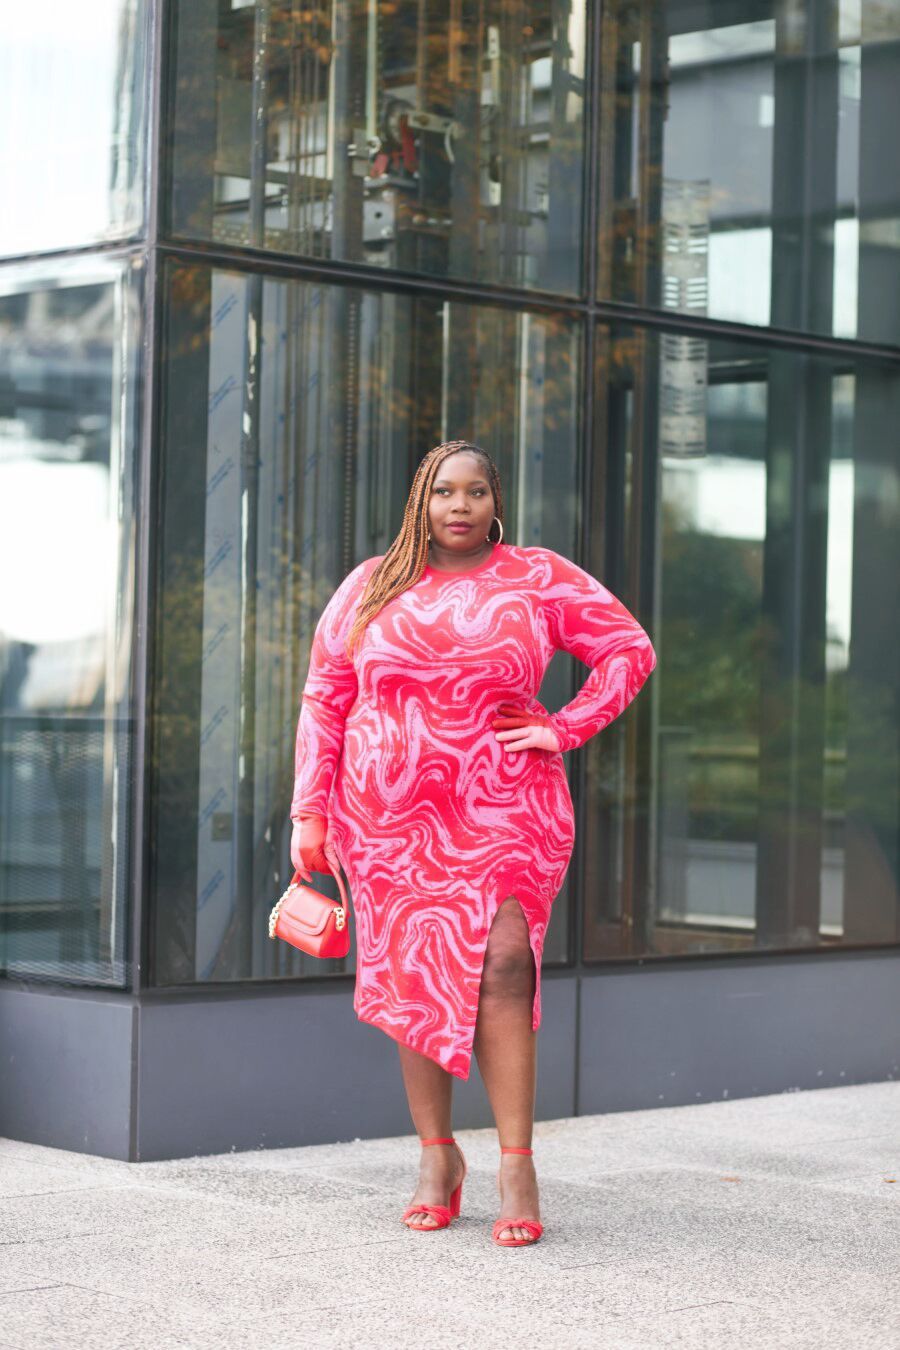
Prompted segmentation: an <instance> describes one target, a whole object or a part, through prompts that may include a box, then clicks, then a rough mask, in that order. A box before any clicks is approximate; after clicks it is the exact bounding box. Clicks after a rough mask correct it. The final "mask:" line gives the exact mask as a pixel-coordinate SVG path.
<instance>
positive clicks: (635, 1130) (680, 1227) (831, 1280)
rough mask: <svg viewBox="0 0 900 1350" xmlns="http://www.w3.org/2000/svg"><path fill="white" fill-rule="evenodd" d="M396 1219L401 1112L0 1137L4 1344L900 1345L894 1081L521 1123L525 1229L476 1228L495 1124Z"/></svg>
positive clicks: (407, 1166) (247, 1347) (471, 1134)
mask: <svg viewBox="0 0 900 1350" xmlns="http://www.w3.org/2000/svg"><path fill="white" fill-rule="evenodd" d="M458 1137H459V1140H460V1143H461V1144H462V1147H463V1149H464V1151H465V1153H466V1156H467V1158H468V1162H469V1176H468V1178H467V1180H466V1183H465V1187H464V1190H463V1213H462V1218H461V1220H460V1221H458V1222H455V1223H454V1224H453V1226H452V1227H451V1229H450V1230H449V1231H441V1232H435V1233H424V1234H422V1233H412V1232H408V1231H407V1230H406V1229H405V1228H403V1227H402V1225H401V1223H400V1214H401V1212H402V1209H403V1207H404V1206H405V1205H406V1204H407V1203H408V1202H409V1200H410V1198H411V1196H412V1190H413V1178H414V1174H415V1170H416V1159H417V1153H418V1149H417V1144H416V1141H415V1139H414V1138H413V1137H411V1136H409V1137H406V1138H399V1139H379V1140H367V1141H362V1142H360V1141H357V1142H354V1143H348V1144H333V1145H322V1146H319V1147H315V1148H301V1149H281V1150H274V1151H269V1152H261V1151H260V1152H252V1153H242V1154H241V1153H230V1154H224V1155H222V1156H219V1157H208V1158H192V1159H187V1160H182V1161H179V1162H171V1163H140V1164H129V1163H119V1162H112V1161H106V1160H102V1159H96V1158H90V1157H85V1156H82V1155H80V1154H75V1153H63V1152H59V1151H57V1150H54V1149H46V1148H38V1147H35V1146H33V1145H28V1144H19V1143H15V1142H12V1141H8V1140H7V1141H0V1347H4V1348H7V1347H15V1348H16V1350H25V1348H26V1347H27V1350H50V1348H51V1347H52V1350H57V1347H59V1350H62V1348H63V1347H66V1350H93V1347H103V1350H118V1347H122V1350H126V1348H127V1350H168V1347H198V1348H199V1350H232V1347H240V1348H241V1350H257V1347H259V1350H281V1347H286V1346H298V1347H299V1346H302V1347H307V1346H311V1347H319V1346H321V1347H342V1348H343V1347H351V1348H353V1347H360V1348H361V1350H362V1348H363V1347H365V1350H382V1347H384V1350H458V1348H460V1347H466V1348H467V1347H473V1350H474V1347H479V1350H481V1347H488V1348H490V1347H493V1346H497V1347H502V1350H512V1348H514V1347H518V1346H519V1345H526V1344H527V1345H528V1346H530V1347H535V1348H536V1350H544V1347H567V1348H568V1347H573V1348H574V1347H579V1348H580V1347H585V1350H587V1347H590V1350H596V1348H597V1347H600V1348H601V1350H657V1347H673V1348H674V1347H698V1348H701V1350H732V1347H734V1348H735V1350H737V1348H738V1347H740V1350H748V1347H754V1348H755V1347H760V1350H778V1348H780V1347H787V1346H790V1347H804V1350H831V1347H834V1350H870V1348H871V1350H898V1347H900V1312H898V1308H900V1297H898V1292H900V1083H881V1084H873V1085H871V1086H864V1087H847V1088H836V1089H829V1090H823V1091H820V1092H803V1093H785V1094H782V1095H778V1096H774V1097H755V1098H751V1099H749V1100H743V1101H730V1102H721V1103H715V1104H713V1105H707V1106H685V1107H675V1108H671V1109H667V1110H659V1111H641V1112H629V1113H620V1114H614V1115H606V1116H582V1117H580V1118H578V1119H574V1120H560V1121H552V1122H548V1123H544V1124H539V1125H538V1126H537V1128H536V1131H535V1154H536V1161H537V1164H538V1175H539V1177H540V1179H541V1185H542V1209H543V1216H544V1223H545V1237H544V1240H543V1241H542V1242H541V1243H539V1244H538V1245H537V1246H536V1247H534V1248H531V1249H530V1248H522V1249H503V1248H497V1247H492V1245H491V1242H490V1229H491V1223H492V1221H493V1219H494V1217H495V1214H496V1183H495V1179H494V1178H495V1170H496V1164H497V1148H496V1139H495V1136H494V1133H493V1132H492V1131H487V1130H461V1131H460V1132H459V1134H458Z"/></svg>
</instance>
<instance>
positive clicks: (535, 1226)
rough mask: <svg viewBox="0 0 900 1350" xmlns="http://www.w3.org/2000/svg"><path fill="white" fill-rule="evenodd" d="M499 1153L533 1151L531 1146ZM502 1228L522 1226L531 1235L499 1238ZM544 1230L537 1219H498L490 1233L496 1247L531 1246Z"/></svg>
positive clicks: (506, 1149)
mask: <svg viewBox="0 0 900 1350" xmlns="http://www.w3.org/2000/svg"><path fill="white" fill-rule="evenodd" d="M500 1152H501V1153H534V1149H533V1148H502V1147H501V1149H500ZM499 1184H500V1178H499V1176H498V1177H497V1185H498V1186H499ZM504 1228H524V1229H525V1230H526V1231H527V1232H529V1233H531V1235H532V1236H531V1237H523V1238H522V1237H520V1238H501V1237H499V1236H498V1234H500V1233H502V1232H503V1230H504ZM543 1231H544V1225H543V1224H542V1223H541V1221H540V1220H539V1219H498V1220H497V1222H496V1223H495V1224H494V1231H493V1233H492V1234H491V1236H492V1237H493V1240H494V1242H495V1243H496V1244H497V1246H498V1247H533V1246H534V1244H535V1243H536V1242H537V1241H538V1240H539V1239H540V1237H541V1234H542V1233H543Z"/></svg>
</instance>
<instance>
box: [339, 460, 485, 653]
mask: <svg viewBox="0 0 900 1350" xmlns="http://www.w3.org/2000/svg"><path fill="white" fill-rule="evenodd" d="M460 451H467V452H468V453H470V454H473V455H477V456H478V457H479V458H480V459H481V460H482V461H483V463H484V466H485V468H486V470H487V477H488V482H489V483H490V486H491V491H492V493H493V494H494V514H495V515H496V517H497V518H498V519H499V521H500V524H501V526H502V524H503V495H502V493H501V491H500V475H499V473H498V472H497V466H496V464H495V463H494V461H493V460H492V459H491V457H490V455H489V454H488V452H487V451H486V450H483V449H482V447H481V446H480V445H475V444H474V442H472V441H442V442H441V444H440V445H436V446H434V447H433V448H432V449H431V450H429V451H428V453H427V454H426V455H424V456H423V458H422V459H421V461H420V462H419V467H418V468H417V469H416V474H415V477H414V478H413V481H412V487H411V488H410V490H409V497H408V498H407V501H406V510H405V511H404V512H403V525H402V527H401V529H400V532H399V534H398V535H397V536H396V538H395V539H394V541H393V543H392V544H391V546H390V548H389V549H388V551H387V553H385V555H384V557H383V558H382V559H381V562H380V563H379V564H378V566H377V567H375V568H374V569H373V570H372V573H371V575H370V576H369V579H368V581H367V583H366V588H365V591H364V592H363V595H362V598H361V599H360V602H359V604H358V606H357V610H356V617H355V618H354V620H353V624H352V626H351V628H350V631H349V633H348V634H347V654H348V655H349V654H350V653H351V651H352V650H353V649H354V648H355V647H356V645H357V643H358V642H359V641H361V640H362V634H363V631H364V630H365V627H366V625H367V624H368V622H369V620H370V619H373V618H374V617H375V615H376V614H377V613H378V611H379V610H381V609H383V608H384V606H385V605H386V604H387V603H388V601H389V600H393V598H394V596H395V595H400V593H401V592H402V591H405V590H408V589H409V587H410V586H413V585H415V583H416V582H417V581H418V580H419V577H420V576H421V575H422V573H423V571H424V570H425V567H426V564H427V562H428V505H429V502H430V500H431V489H432V486H433V484H434V480H435V478H436V477H437V472H438V469H439V468H440V467H441V465H442V464H443V462H444V460H445V459H449V457H450V456H451V455H456V454H459V452H460ZM493 529H494V522H493V521H491V529H490V531H489V533H488V536H487V537H488V539H490V537H491V534H492V533H493ZM494 542H496V541H494Z"/></svg>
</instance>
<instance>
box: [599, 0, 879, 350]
mask: <svg viewBox="0 0 900 1350" xmlns="http://www.w3.org/2000/svg"><path fill="white" fill-rule="evenodd" d="M603 44H604V51H603V57H602V72H603V75H602V78H603V83H604V87H605V90H606V96H607V99H608V100H609V102H608V106H609V107H610V108H612V107H613V106H614V108H615V115H611V116H609V117H608V118H603V119H602V122H601V131H600V134H601V163H602V164H604V165H605V166H606V168H605V172H604V173H603V174H602V175H601V202H600V236H599V243H600V255H599V256H600V270H599V294H600V295H601V296H603V297H609V298H612V299H615V300H623V301H627V302H631V303H636V304H642V305H651V306H655V307H656V306H659V307H662V308H672V309H678V308H681V309H684V308H685V307H684V306H683V305H681V306H679V305H678V304H674V303H672V298H671V294H670V289H671V279H672V276H673V275H674V276H676V277H678V276H683V275H685V273H689V274H690V276H691V277H692V278H693V280H694V282H695V284H696V286H697V287H698V288H700V289H701V290H703V291H704V292H705V299H704V301H703V304H702V312H704V313H708V314H709V315H710V316H712V317H713V318H716V319H729V320H736V321H739V322H743V323H752V324H760V325H772V326H777V327H784V328H793V329H799V330H801V331H804V332H815V333H826V334H834V335H835V336H840V337H860V338H867V339H871V340H874V341H879V342H885V343H890V344H893V345H897V344H898V342H900V330H898V326H897V313H898V302H900V280H898V277H900V271H898V268H897V261H896V259H897V240H898V232H900V195H898V192H897V182H898V178H900V164H898V150H897V146H896V137H892V136H886V135H885V134H884V131H883V128H884V126H885V125H888V124H890V125H892V124H893V123H894V122H895V121H896V88H897V83H898V81H900V9H898V7H897V6H896V5H886V4H884V2H883V0H796V3H793V2H792V3H787V0H735V3H729V4H727V5H725V4H722V3H721V2H720V0H719V2H718V3H717V0H637V2H636V3H635V2H634V0H609V2H608V3H606V4H604V28H603ZM686 195H687V196H689V197H691V198H692V199H693V202H692V209H691V210H690V211H687V212H686V210H685V206H684V197H685V196H686Z"/></svg>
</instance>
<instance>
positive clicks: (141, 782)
mask: <svg viewBox="0 0 900 1350" xmlns="http://www.w3.org/2000/svg"><path fill="white" fill-rule="evenodd" d="M169 13H170V10H169V8H168V7H167V6H166V4H165V0H149V3H148V6H147V29H146V38H147V50H148V59H149V66H150V69H149V71H148V88H149V94H150V107H149V110H148V114H147V118H148V125H147V139H146V148H145V153H146V164H145V178H144V185H145V192H146V201H147V230H146V240H145V246H144V249H143V258H142V262H143V292H142V295H141V326H142V332H141V361H142V369H141V370H140V371H139V372H138V380H137V388H138V389H139V391H140V399H141V409H140V422H139V424H138V425H139V432H138V435H139V444H138V445H137V446H136V447H134V449H133V451H132V453H133V455H134V461H136V462H135V477H136V480H137V481H136V483H135V494H134V496H135V537H134V549H135V560H134V632H133V635H132V654H131V698H132V710H133V718H132V725H133V733H132V756H133V758H132V766H131V783H132V798H131V803H130V812H129V816H130V822H131V824H130V839H129V847H128V856H129V860H130V866H129V868H128V872H127V875H128V877H129V881H130V891H129V895H130V914H129V949H128V952H127V954H126V963H127V970H128V975H127V985H128V988H129V989H130V990H131V992H132V993H133V994H139V993H141V992H142V990H143V989H145V988H146V987H147V984H148V973H149V953H150V906H149V904H148V902H147V897H148V895H149V889H148V887H149V848H148V841H149V840H150V837H151V832H150V809H151V794H150V793H148V792H147V791H146V785H147V766H148V763H149V752H150V741H149V738H150V736H151V735H152V730H153V728H152V724H151V718H150V717H149V715H148V707H149V703H150V697H151V693H152V690H151V687H150V669H151V662H152V660H153V648H152V638H151V632H152V629H153V625H152V623H151V615H152V614H153V612H154V608H155V605H156V598H157V585H156V581H157V575H156V563H157V559H156V543H157V535H156V533H155V531H154V530H153V529H152V528H151V521H152V520H156V519H158V515H157V510H156V507H157V503H158V495H159V475H158V473H157V456H156V455H155V453H154V447H156V446H157V445H158V437H159V396H160V387H161V383H162V381H161V374H160V372H161V368H162V367H161V362H160V361H159V360H158V359H157V358H158V355H159V353H158V351H157V348H158V345H159V341H160V333H161V331H162V330H161V322H162V305H163V279H162V271H163V260H162V258H161V256H160V253H159V250H158V244H159V238H160V224H161V222H160V213H161V209H162V197H161V165H160V161H161V156H162V147H163V146H164V144H165V143H166V137H165V108H166V103H165V97H164V89H163V77H164V75H165V70H166V67H165V62H164V53H165V50H166V42H167V39H168V23H167V16H168V14H169ZM127 452H128V447H123V453H127ZM151 504H152V506H153V509H152V510H151ZM136 1090H137V1089H136V1081H135V1082H133V1083H132V1092H133V1093H134V1092H136ZM135 1118H136V1112H135V1111H134V1110H133V1111H132V1119H133V1120H134V1119H135Z"/></svg>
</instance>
